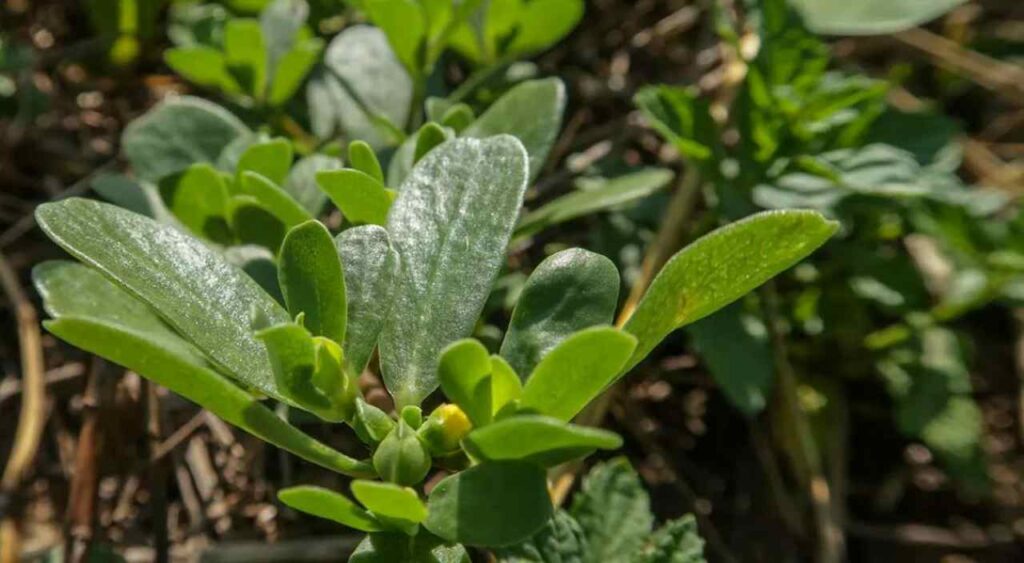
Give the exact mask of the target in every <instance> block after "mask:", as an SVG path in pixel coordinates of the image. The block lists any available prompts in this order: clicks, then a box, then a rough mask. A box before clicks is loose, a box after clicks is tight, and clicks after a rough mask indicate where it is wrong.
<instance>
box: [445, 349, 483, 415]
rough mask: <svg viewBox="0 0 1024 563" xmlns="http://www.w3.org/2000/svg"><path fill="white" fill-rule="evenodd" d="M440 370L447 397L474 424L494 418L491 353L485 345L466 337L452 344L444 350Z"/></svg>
mask: <svg viewBox="0 0 1024 563" xmlns="http://www.w3.org/2000/svg"><path fill="white" fill-rule="evenodd" d="M437 373H438V377H439V378H440V380H441V390H442V391H444V394H445V396H446V397H448V399H449V400H450V401H451V402H453V403H455V404H456V405H458V406H459V408H461V409H462V410H463V412H465V413H466V416H468V417H469V420H471V421H472V422H473V425H474V426H478V427H479V426H483V425H485V424H487V423H488V422H490V421H491V415H492V414H493V413H492V407H493V399H492V395H491V356H490V354H488V352H487V348H484V345H483V344H481V343H480V342H479V341H477V340H474V339H472V338H466V339H463V340H459V341H458V342H455V343H453V344H451V345H449V346H448V347H446V348H445V349H444V350H442V351H441V358H440V363H439V366H438V369H437Z"/></svg>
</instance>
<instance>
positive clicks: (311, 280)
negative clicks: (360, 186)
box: [278, 220, 348, 344]
mask: <svg viewBox="0 0 1024 563" xmlns="http://www.w3.org/2000/svg"><path fill="white" fill-rule="evenodd" d="M278 280H279V282H280V285H281V292H282V293H283V294H284V301H285V303H286V304H287V306H288V312H289V313H290V314H291V315H292V316H293V317H294V316H296V315H298V314H300V313H302V314H303V315H305V324H306V328H308V329H309V331H310V332H311V333H313V334H314V335H315V336H324V337H326V338H330V339H331V340H333V341H335V342H337V343H339V344H341V343H343V342H345V326H346V322H347V315H348V305H347V304H346V295H345V274H344V272H343V271H342V264H341V259H340V258H339V257H338V250H337V249H336V248H335V246H334V239H333V238H332V237H331V233H330V232H328V231H327V227H325V226H323V224H322V223H320V222H319V221H316V220H312V221H307V222H305V223H302V224H300V225H298V226H296V227H294V228H292V229H291V230H290V231H288V234H287V235H285V237H284V242H283V243H282V244H281V253H280V264H279V265H278Z"/></svg>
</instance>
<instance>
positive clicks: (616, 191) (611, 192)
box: [516, 168, 672, 239]
mask: <svg viewBox="0 0 1024 563" xmlns="http://www.w3.org/2000/svg"><path fill="white" fill-rule="evenodd" d="M671 181H672V172H671V171H669V170H665V169H664V168H648V169H644V170H640V171H637V172H632V173H630V174H626V175H624V176H619V177H617V178H609V179H607V180H605V181H603V182H601V184H600V185H598V186H595V187H592V188H587V189H578V190H576V191H573V192H570V193H568V194H566V195H564V196H562V197H559V198H557V199H554V200H552V201H550V202H548V203H547V204H545V205H544V206H542V207H540V208H538V209H535V210H533V211H531V212H529V213H527V214H526V215H525V216H524V217H523V219H522V221H520V222H519V224H518V225H516V238H517V239H518V238H520V237H526V236H530V235H533V234H536V233H538V232H540V231H543V230H544V229H548V228H551V227H553V226H555V225H558V224H561V223H565V222H566V221H572V220H573V219H576V218H579V217H585V216H587V215H592V214H594V213H598V212H601V211H608V210H612V209H616V208H618V207H620V206H622V205H625V204H627V203H629V202H632V201H636V200H639V199H643V198H645V197H647V196H649V195H651V194H652V193H654V192H656V191H658V190H660V189H662V188H664V187H665V186H667V185H668V183H669V182H671Z"/></svg>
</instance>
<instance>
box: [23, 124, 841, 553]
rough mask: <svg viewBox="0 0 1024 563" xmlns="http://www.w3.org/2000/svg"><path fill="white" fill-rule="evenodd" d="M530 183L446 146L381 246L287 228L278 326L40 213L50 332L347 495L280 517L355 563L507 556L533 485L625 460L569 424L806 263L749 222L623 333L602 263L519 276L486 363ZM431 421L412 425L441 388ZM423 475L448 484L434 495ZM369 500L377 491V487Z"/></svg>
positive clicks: (229, 283)
mask: <svg viewBox="0 0 1024 563" xmlns="http://www.w3.org/2000/svg"><path fill="white" fill-rule="evenodd" d="M528 177H529V156H528V154H527V151H526V149H525V148H524V147H523V145H522V144H521V143H520V142H519V141H518V140H516V139H515V138H513V137H511V136H507V135H499V136H495V137H488V138H485V139H473V138H460V139H455V140H452V141H447V142H444V143H442V144H441V145H439V146H437V147H436V148H434V149H433V150H431V151H430V152H429V153H428V154H427V155H426V156H425V157H423V158H422V160H420V161H419V162H418V163H417V164H416V165H415V166H414V167H413V169H412V170H411V171H410V173H409V175H408V176H407V177H406V178H405V180H404V181H403V182H402V184H401V186H400V187H399V189H398V195H397V197H396V199H395V200H394V203H393V204H392V205H391V207H390V209H389V210H388V212H387V220H386V222H385V225H384V226H378V225H365V226H361V227H353V228H349V229H347V230H345V231H343V232H342V233H341V234H339V235H338V236H337V237H333V238H332V235H331V234H330V233H329V232H328V230H327V229H326V228H325V227H324V226H323V225H322V224H321V223H319V222H317V221H316V220H308V221H304V222H301V223H299V224H297V225H295V226H293V227H291V228H290V229H289V230H288V232H287V234H286V235H285V237H284V239H283V242H282V244H281V247H280V249H279V251H278V252H277V256H278V258H277V259H278V264H279V265H278V278H279V280H278V281H279V287H280V290H281V293H282V295H283V301H284V304H285V305H284V306H282V305H280V304H279V303H278V302H277V301H276V300H275V299H274V298H273V297H271V296H270V295H269V294H268V293H267V292H266V291H264V289H262V288H261V287H260V285H258V284H257V283H255V282H254V281H253V280H252V279H251V278H250V277H249V276H248V275H247V274H246V273H244V272H243V271H242V270H240V269H239V268H237V267H235V266H233V265H232V264H230V263H229V262H227V261H226V260H225V259H224V258H223V257H222V256H221V255H220V254H219V253H217V252H216V251H214V250H212V249H210V248H209V247H207V246H206V245H204V244H203V243H202V242H200V241H198V240H197V239H195V238H193V237H191V236H189V235H187V234H185V233H183V232H181V231H180V230H178V229H176V228H174V227H172V226H168V225H162V224H159V223H158V222H155V221H153V220H151V219H149V218H146V217H143V216H140V215H137V214H135V213H132V212H130V211H127V210H124V209H121V208H117V207H114V206H111V205H108V204H103V203H99V202H95V201H90V200H83V199H69V200H65V201H61V202H58V203H52V204H46V205H43V206H41V207H40V208H39V209H38V211H37V219H38V221H39V224H40V226H41V227H42V228H43V230H44V231H45V232H46V233H47V234H48V235H49V236H50V237H51V238H52V239H53V240H54V241H55V242H57V243H58V244H59V245H60V246H62V247H63V248H64V249H65V250H67V251H68V252H69V253H70V254H71V255H73V256H74V257H75V258H77V259H78V260H80V261H81V264H76V263H73V262H50V263H46V264H43V265H41V266H39V267H38V268H37V269H36V271H35V280H36V284H37V286H38V288H39V290H40V292H41V293H42V295H43V296H44V299H45V304H46V309H47V311H48V312H49V314H50V315H51V316H52V317H53V319H52V320H49V321H47V322H46V327H47V328H48V330H50V331H51V332H52V333H53V334H55V335H57V336H58V337H60V338H62V339H64V340H66V341H68V342H69V343H71V344H73V345H76V346H78V347H80V348H82V349H85V350H87V351H90V352H92V353H95V354H97V355H100V356H102V357H105V358H108V359H110V360H111V361H114V362H116V363H118V364H121V365H123V366H125V367H127V368H129V369H132V370H134V371H136V372H138V373H139V374H141V375H143V376H145V377H147V378H150V379H152V380H153V381H155V382H157V383H159V384H162V385H165V386H166V387H168V388H169V389H171V390H173V391H175V392H177V393H179V394H181V395H183V396H184V397H186V398H189V399H191V400H193V401H195V402H196V403H198V404H200V405H201V406H203V407H205V408H207V409H209V410H210V411H211V412H213V413H215V414H217V415H219V416H221V417H222V418H224V419H225V420H227V421H228V422H231V423H232V424H235V425H237V426H239V427H240V428H242V429H244V430H246V431H248V432H251V433H252V434H254V435H256V436H258V437H260V438H262V439H264V440H266V441H268V442H270V443H272V444H275V445H277V446H279V447H281V448H283V449H286V450H288V451H290V452H292V453H294V454H296V455H298V456H300V457H303V458H304V459H307V460H309V461H312V462H314V463H317V464H320V465H322V466H324V467H327V468H329V469H333V470H335V471H338V472H341V473H344V474H347V475H351V476H354V477H356V478H357V480H355V481H354V482H353V484H352V494H353V496H354V497H355V499H356V501H358V504H357V503H356V502H354V501H352V500H349V498H348V497H347V496H345V495H342V494H340V493H336V492H333V491H327V490H323V489H316V488H308V487H302V488H297V489H289V490H286V491H283V492H282V494H281V498H282V501H284V502H286V503H287V504H289V505H292V506H294V507H296V508H298V509H300V510H305V511H307V512H310V513H313V514H316V515H318V516H322V517H326V518H329V519H332V520H335V521H337V522H340V523H342V524H345V525H347V526H350V527H352V528H355V529H358V530H362V531H365V532H367V533H369V534H370V536H369V537H368V539H367V540H366V541H365V542H364V543H363V544H361V546H360V547H359V549H358V550H357V552H356V553H355V554H354V555H353V559H352V560H353V561H412V560H418V559H417V558H419V557H420V556H421V555H423V554H427V553H432V554H433V557H435V558H437V559H441V560H463V559H465V557H466V555H465V553H466V552H465V551H464V549H463V548H462V547H460V545H469V546H481V547H488V548H490V547H498V546H505V545H510V544H514V543H516V542H519V541H521V540H523V539H525V538H527V537H529V536H531V535H532V534H533V533H535V532H536V531H537V530H538V529H540V528H541V527H542V526H544V524H545V523H546V522H547V521H548V519H549V518H550V517H551V515H552V506H551V502H550V499H549V497H548V493H547V482H546V476H545V468H547V467H551V466H553V465H556V464H559V463H562V462H565V461H568V460H572V459H575V458H579V457H582V456H585V455H587V454H589V453H590V452H593V451H594V450H597V449H614V448H616V447H618V446H619V444H620V439H619V438H618V437H617V436H616V435H614V434H612V433H609V432H607V431H603V430H598V429H591V428H584V427H579V426H575V425H573V424H571V423H570V422H569V421H570V420H571V419H572V418H573V416H574V415H576V414H577V413H578V412H579V411H580V410H581V409H582V408H583V407H584V406H585V405H586V404H587V403H588V402H589V401H590V400H592V399H593V398H594V397H596V396H597V395H598V394H599V393H601V391H603V390H604V389H605V388H607V387H608V385H610V384H611V383H612V382H614V381H615V380H616V379H618V378H619V377H621V376H623V375H624V374H625V373H626V372H628V371H629V369H630V368H632V367H633V366H634V365H636V364H637V363H638V362H640V361H641V360H642V359H643V358H644V357H645V356H646V355H647V354H648V353H649V352H650V351H651V350H652V349H653V348H654V347H655V346H656V345H657V343H658V342H659V341H661V340H662V339H663V338H664V337H665V336H666V335H668V334H669V333H670V332H671V331H673V330H675V329H676V328H678V327H680V326H683V325H686V324H689V323H691V322H693V321H695V320H697V319H699V318H702V317H704V316H706V315H708V314H710V313H712V312H713V311H715V310H716V309H718V308H720V307H722V306H724V305H726V304H728V303H729V302H732V301H734V300H735V299H737V298H739V297H741V296H742V295H743V294H745V293H746V292H748V291H750V290H751V289H753V288H754V287H756V286H758V285H760V284H761V283H763V282H764V281H766V280H767V279H769V278H770V277H772V276H773V275H775V274H776V273H778V272H779V271H781V270H783V269H785V268H788V267H789V266H791V265H793V264H794V263H795V262H797V261H799V260H800V259H802V258H804V257H805V256H807V255H808V254H809V253H810V252H811V251H813V250H814V249H815V248H817V247H818V246H819V245H821V244H822V243H823V242H824V241H825V240H826V239H828V238H829V237H830V236H831V235H832V234H833V233H834V231H835V229H836V225H835V223H832V222H829V221H827V220H825V219H824V218H822V217H821V216H820V215H819V214H817V213H815V212H810V211H780V212H769V213H764V214H760V215H755V216H752V217H749V218H747V219H744V220H742V221H740V222H737V223H735V224H733V225H730V226H727V227H724V228H722V229H719V230H718V231H715V232H714V233H712V234H710V235H708V236H706V237H704V238H702V239H700V240H698V241H697V242H695V243H694V244H692V245H690V246H689V247H687V248H686V249H684V250H682V251H681V252H679V253H678V254H677V255H676V256H675V257H674V258H673V259H672V260H670V261H669V263H668V264H667V265H666V266H665V268H664V270H663V271H662V273H661V274H660V275H659V276H658V277H657V278H656V279H655V280H654V282H653V284H652V285H651V287H650V289H649V291H648V292H647V294H646V296H645V297H644V299H643V300H642V301H641V302H640V303H639V305H638V306H637V308H636V311H635V312H634V314H633V315H632V316H631V317H630V319H629V320H628V322H626V323H625V324H624V325H623V326H622V327H621V328H615V327H612V326H609V325H608V323H609V322H611V320H612V318H613V315H614V312H615V307H616V304H617V296H618V275H617V272H616V269H615V267H614V266H613V265H612V263H611V262H610V261H609V260H608V259H606V258H604V257H601V256H599V255H596V254H593V253H590V252H587V251H585V250H581V249H571V250H566V251H563V252H560V253H557V254H555V255H553V256H551V257H549V258H548V260H546V261H545V262H544V263H542V264H541V265H540V266H539V267H538V268H537V269H536V270H535V271H534V273H533V274H532V275H531V277H530V279H529V281H528V282H527V286H526V288H525V289H524V291H523V293H522V296H521V298H520V300H519V302H518V305H517V307H516V309H515V311H514V313H513V317H512V323H511V327H510V329H509V331H508V333H507V335H506V337H505V341H504V342H503V344H502V346H501V351H500V353H499V354H492V353H491V352H490V351H488V350H487V349H486V348H485V347H484V346H483V345H482V344H480V343H479V342H477V341H475V340H473V339H468V338H467V337H469V336H470V335H471V334H472V331H473V328H474V326H475V324H476V323H477V321H478V316H479V314H480V311H481V309H482V307H483V304H484V300H485V299H486V298H487V296H488V294H489V293H490V291H491V284H492V282H493V280H494V278H495V276H496V275H497V273H498V270H499V268H500V267H501V265H502V263H503V261H504V255H505V252H506V246H507V245H508V243H509V240H510V238H511V236H512V233H513V229H514V225H515V222H516V218H517V216H518V213H519V209H520V206H521V203H522V197H523V192H524V191H525V189H526V186H527V183H528ZM374 348H378V349H379V354H380V369H381V376H382V378H383V380H384V382H385V384H386V386H387V389H388V390H389V391H390V393H391V395H392V396H393V397H394V399H395V403H396V405H397V409H396V412H395V413H385V412H383V411H381V410H380V409H378V408H376V407H373V406H372V405H370V404H369V403H367V402H366V401H364V400H363V399H362V397H361V396H360V392H359V389H358V386H357V385H356V377H357V376H358V375H359V373H360V372H361V371H362V370H363V369H364V368H365V366H366V364H367V363H368V361H369V359H370V356H371V354H372V352H373V350H374ZM439 387H440V389H441V390H442V391H443V393H444V395H445V396H446V398H447V401H448V402H446V403H444V404H442V405H441V406H439V407H437V408H436V409H434V410H433V411H432V412H430V413H429V415H428V416H425V415H424V414H423V413H422V411H421V409H420V404H421V403H422V401H423V400H424V399H425V398H426V397H427V396H429V395H430V394H431V393H433V392H434V391H435V390H436V389H437V388H439ZM265 397H269V398H271V399H273V400H276V401H280V402H283V403H285V404H288V405H291V406H293V407H296V408H300V409H303V410H306V411H308V412H311V413H313V414H315V415H317V416H318V417H320V418H322V419H324V420H326V421H330V422H341V423H344V424H347V425H349V426H350V427H352V429H353V430H354V432H355V434H356V435H357V436H358V437H359V439H360V440H361V441H363V442H364V443H365V444H366V446H367V455H366V457H365V458H364V459H355V458H353V457H350V456H347V455H344V454H342V453H340V452H337V451H334V450H332V449H331V448H329V447H327V446H326V445H324V444H322V443H320V442H318V441H317V440H315V439H313V438H312V437H310V436H308V435H306V434H304V433H302V432H301V431H299V430H298V429H296V428H294V427H292V426H291V425H290V424H288V423H287V422H285V421H284V420H282V419H280V418H278V417H277V416H276V415H274V413H273V412H272V411H271V410H270V409H268V408H267V407H265V406H263V405H262V404H261V402H260V399H262V398H265ZM432 469H443V470H445V471H448V472H451V473H450V474H449V475H448V476H447V477H445V478H444V479H442V480H441V481H440V482H438V483H437V485H436V486H434V487H433V489H432V490H431V491H430V493H429V494H428V495H425V496H424V494H423V489H422V484H423V481H424V479H425V478H426V477H427V476H428V475H429V474H430V472H431V471H432ZM374 478H379V479H380V480H374Z"/></svg>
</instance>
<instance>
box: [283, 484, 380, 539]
mask: <svg viewBox="0 0 1024 563" xmlns="http://www.w3.org/2000/svg"><path fill="white" fill-rule="evenodd" d="M277 498H278V499H279V500H280V501H281V502H283V503H284V504H286V505H288V506H290V507H292V508H294V509H295V510H298V511H300V512H305V513H307V514H312V515H313V516H319V517H320V518H324V519H327V520H333V521H334V522H337V523H339V524H341V525H342V526H348V527H349V528H354V529H356V530H359V531H361V532H380V531H382V530H384V527H383V526H381V525H380V522H378V521H377V519H376V518H374V517H373V515H371V514H370V513H368V512H366V511H365V510H363V509H362V508H360V507H359V506H358V505H357V504H356V503H354V502H352V501H351V500H349V499H348V497H346V496H345V495H342V494H338V493H336V492H334V491H331V490H329V489H325V488H323V487H314V486H311V485H302V486H298V487H289V488H287V489H284V490H282V491H281V492H279V493H277Z"/></svg>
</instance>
